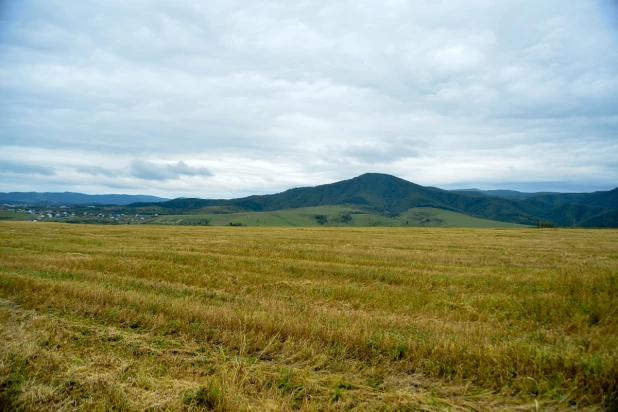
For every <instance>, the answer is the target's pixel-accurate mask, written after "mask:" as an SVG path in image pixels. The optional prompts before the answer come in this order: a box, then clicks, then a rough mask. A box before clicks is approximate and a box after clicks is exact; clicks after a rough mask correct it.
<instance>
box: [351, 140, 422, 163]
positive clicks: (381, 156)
mask: <svg viewBox="0 0 618 412" xmlns="http://www.w3.org/2000/svg"><path fill="white" fill-rule="evenodd" d="M344 153H345V154H346V156H349V157H352V158H354V159H356V160H359V161H361V162H365V163H369V164H373V163H387V162H392V161H395V160H400V159H405V158H409V157H419V152H418V150H417V149H415V148H414V147H413V146H411V145H406V144H388V143H382V144H355V145H351V146H350V147H348V148H346V149H345V151H344Z"/></svg>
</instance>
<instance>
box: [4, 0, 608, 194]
mask: <svg viewBox="0 0 618 412" xmlns="http://www.w3.org/2000/svg"><path fill="white" fill-rule="evenodd" d="M616 3H617V2H616V1H613V0H569V1H564V0H542V1H539V0H501V1H495V0H465V1H462V0H441V1H439V0H409V1H405V0H380V1H376V0H373V1H364V0H356V1H336V0H328V1H327V0H311V1H305V0H298V1H289V0H288V1H283V0H281V1H276V0H274V1H259V0H257V1H237V0H227V1H209V0H206V1H193V0H191V1H180V0H170V1H163V0H131V1H127V0H122V1H120V0H89V1H82V0H75V1H70V0H60V1H55V2H51V1H48V0H39V1H31V0H0V191H30V190H36V191H75V192H84V193H130V194H137V193H140V194H152V195H159V196H165V197H179V196H196V197H202V198H230V197H239V196H244V195H249V194H262V193H274V192H279V191H282V190H284V189H287V188H290V187H298V186H313V185H318V184H323V183H331V182H335V181H338V180H342V179H348V178H352V177H354V176H358V175H360V174H362V173H366V172H380V173H388V174H392V175H396V176H399V177H401V178H404V179H406V180H409V181H412V182H415V183H418V184H422V185H431V186H437V187H442V188H469V187H478V188H481V189H490V188H510V189H517V190H524V191H540V190H558V191H594V190H607V189H612V188H614V187H616V186H618V8H617V7H616Z"/></svg>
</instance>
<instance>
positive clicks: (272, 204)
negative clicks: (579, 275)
mask: <svg viewBox="0 0 618 412" xmlns="http://www.w3.org/2000/svg"><path fill="white" fill-rule="evenodd" d="M326 205H353V206H356V207H358V208H360V209H362V210H364V211H367V212H370V213H377V214H382V215H386V216H396V215H399V214H401V213H403V212H406V211H407V210H409V209H411V208H417V207H432V208H438V209H444V210H450V211H454V212H458V213H464V214H467V215H470V216H474V217H479V218H483V219H491V220H498V221H503V222H510V223H520V224H526V225H536V224H538V223H539V222H541V221H543V222H550V223H553V224H555V225H557V226H573V225H575V226H583V227H618V188H616V189H614V190H610V191H605V192H594V193H522V192H515V191H502V190H499V191H480V190H476V189H474V190H464V191H448V190H442V189H438V188H434V187H425V186H420V185H417V184H414V183H411V182H408V181H406V180H403V179H400V178H398V177H395V176H390V175H386V174H377V173H367V174H364V175H361V176H358V177H355V178H353V179H349V180H343V181H340V182H336V183H331V184H326V185H320V186H315V187H302V188H295V189H289V190H286V191H285V192H281V193H277V194H273V195H261V196H248V197H244V198H239V199H229V200H214V199H213V200H203V199H174V200H170V201H167V202H160V203H152V202H149V203H145V202H141V203H134V204H132V205H130V206H129V207H130V208H131V210H133V211H140V210H141V211H144V210H148V211H150V212H155V211H156V212H157V213H167V214H181V213H184V214H196V213H199V212H200V210H202V211H205V210H206V209H212V208H213V207H218V208H223V209H220V210H222V211H223V212H224V211H225V210H229V211H230V212H231V211H234V212H239V211H253V212H255V211H276V210H282V209H294V208H301V207H312V206H326Z"/></svg>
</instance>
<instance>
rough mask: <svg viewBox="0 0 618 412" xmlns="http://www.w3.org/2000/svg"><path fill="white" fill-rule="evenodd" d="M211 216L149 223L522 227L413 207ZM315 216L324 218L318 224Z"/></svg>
mask: <svg viewBox="0 0 618 412" xmlns="http://www.w3.org/2000/svg"><path fill="white" fill-rule="evenodd" d="M210 209H217V210H213V213H200V214H195V215H193V214H192V215H165V216H159V217H157V218H155V219H154V220H149V221H148V223H150V224H153V223H154V224H166V225H170V224H171V225H191V224H197V223H198V222H200V221H204V220H208V221H209V224H210V225H212V226H229V225H230V223H232V224H234V223H241V224H242V225H243V226H278V227H281V226H296V227H320V226H323V227H330V226H344V227H373V226H381V227H469V228H512V227H519V228H523V227H525V226H522V225H513V224H512V223H508V222H498V221H495V220H487V219H479V218H475V217H472V216H468V215H464V214H462V213H457V212H451V211H448V210H442V209H435V208H415V209H410V210H409V211H407V212H406V213H402V214H401V215H399V216H395V217H387V216H381V215H377V214H369V213H365V212H362V211H360V210H359V209H355V208H352V207H346V206H316V207H305V208H298V209H287V210H278V211H275V212H237V213H221V212H222V210H219V209H220V208H210ZM316 216H324V217H326V219H324V221H322V223H320V222H319V221H318V219H316Z"/></svg>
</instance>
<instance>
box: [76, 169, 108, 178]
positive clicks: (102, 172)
mask: <svg viewBox="0 0 618 412" xmlns="http://www.w3.org/2000/svg"><path fill="white" fill-rule="evenodd" d="M75 171H76V172H78V173H84V174H88V175H91V176H107V177H116V176H118V174H117V173H116V172H114V171H112V170H109V169H106V168H104V167H100V166H80V167H76V168H75Z"/></svg>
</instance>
